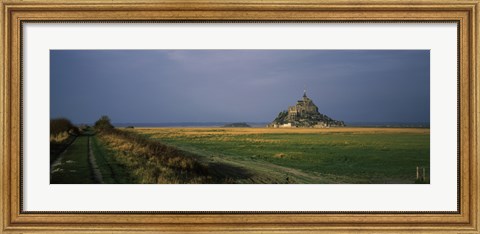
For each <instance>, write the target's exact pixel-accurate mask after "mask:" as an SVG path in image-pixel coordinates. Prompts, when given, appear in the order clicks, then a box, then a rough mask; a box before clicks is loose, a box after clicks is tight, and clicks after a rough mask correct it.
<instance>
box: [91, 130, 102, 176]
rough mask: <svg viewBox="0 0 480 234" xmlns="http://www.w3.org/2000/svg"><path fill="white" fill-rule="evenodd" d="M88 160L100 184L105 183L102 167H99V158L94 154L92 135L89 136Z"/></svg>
mask: <svg viewBox="0 0 480 234" xmlns="http://www.w3.org/2000/svg"><path fill="white" fill-rule="evenodd" d="M88 161H89V162H90V167H91V168H92V172H93V176H94V178H95V181H96V182H97V183H99V184H103V183H104V181H103V177H102V173H101V172H100V169H98V165H97V160H96V158H95V155H94V154H93V148H92V137H90V136H89V137H88Z"/></svg>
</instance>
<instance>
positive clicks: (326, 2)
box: [0, 0, 480, 233]
mask: <svg viewBox="0 0 480 234" xmlns="http://www.w3.org/2000/svg"><path fill="white" fill-rule="evenodd" d="M1 12H2V15H1V19H2V23H1V33H2V43H1V51H2V62H1V63H0V64H1V65H0V66H1V71H2V74H1V76H2V78H1V81H0V90H1V96H0V103H1V105H0V113H1V116H0V120H1V121H0V122H1V123H2V127H1V131H2V133H1V134H0V141H1V144H2V147H1V160H2V161H1V162H2V164H1V167H0V168H1V169H0V170H1V173H0V175H1V182H2V187H1V188H2V189H1V190H2V191H1V207H0V210H1V215H2V219H1V221H0V222H1V231H0V232H3V233H29V232H42V233H52V232H61V233H67V232H72V233H74V232H75V233H85V232H95V233H113V232H140V231H142V232H155V233H157V232H192V231H197V232H218V233H225V232H241V233H246V232H256V233H260V232H261V233H264V232H282V233H283V232H298V233H319V232H325V233H332V232H333V233H344V232H376V233H389V232H392V233H394V232H395V233H396V232H402V231H403V232H407V233H411V232H416V233H417V232H418V233H421V232H424V233H430V232H442V233H443V232H446V233H478V232H479V224H480V219H479V217H480V216H479V215H480V209H479V201H480V200H479V199H478V192H479V186H478V185H479V180H478V177H479V174H480V170H479V167H478V155H479V148H478V144H479V138H478V134H479V132H480V129H479V128H478V124H479V117H480V115H479V113H480V112H479V105H480V102H479V99H480V95H479V91H480V82H479V80H478V79H479V75H478V68H479V62H478V59H477V58H478V54H479V53H478V52H479V50H478V40H479V37H478V33H479V27H478V22H479V2H478V1H477V0H473V1H470V0H460V1H455V0H446V1H431V0H413V1H402V0H391V1H377V0H361V1H356V2H355V4H353V2H352V1H344V0H337V1H334V0H290V1H277V0H267V1H262V0H243V1H230V0H227V1H214V0H198V1H179V0H173V1H168V0H159V1H157V0H138V1H135V0H124V1H120V0H111V1H100V0H85V1H81V0H3V1H2V2H1ZM27 21H29V22H35V21H37V22H42V21H76V22H85V21H237V22H238V21H328V22H336V21H338V22H340V21H351V22H357V21H358V22H390V21H392V22H411V21H429V22H432V21H433V22H435V21H437V22H442V21H443V22H445V21H449V22H457V24H458V35H459V39H458V43H459V45H458V48H459V51H458V52H459V56H458V59H459V61H458V65H459V68H458V73H459V87H458V88H459V102H458V103H459V126H458V129H459V140H460V141H459V152H460V154H459V169H460V173H459V176H460V177H459V180H458V182H459V190H458V191H459V200H460V201H459V204H458V208H459V211H458V212H417V213H416V212H367V211H365V212H323V213H322V212H316V213H309V212H270V213H269V212H247V213H240V212H194V213H188V212H184V213H182V212H170V213H169V212H163V213H155V212H90V213H89V212H72V213H68V212H51V213H49V212H24V211H22V201H21V197H22V194H21V193H22V189H21V184H22V173H21V167H22V164H21V163H22V162H21V152H22V143H21V142H22V141H21V139H22V136H21V134H22V120H21V119H22V118H21V116H22V109H21V108H22V98H21V95H22V89H21V86H22V80H21V69H22V56H21V52H22V51H21V48H22V44H21V29H22V22H27Z"/></svg>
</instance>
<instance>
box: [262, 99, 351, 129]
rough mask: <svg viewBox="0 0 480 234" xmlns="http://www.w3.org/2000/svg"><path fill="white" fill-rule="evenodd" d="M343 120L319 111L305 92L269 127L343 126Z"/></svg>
mask: <svg viewBox="0 0 480 234" xmlns="http://www.w3.org/2000/svg"><path fill="white" fill-rule="evenodd" d="M343 126H345V123H344V122H343V121H339V120H334V119H332V118H330V117H328V116H326V115H324V114H321V113H320V112H318V107H317V106H316V105H315V104H314V103H313V101H312V100H311V99H310V98H308V97H307V94H306V92H304V93H303V98H302V100H299V101H297V104H296V105H295V106H290V107H289V108H288V110H286V111H282V112H280V113H279V114H278V116H277V118H275V120H274V121H273V122H272V123H270V124H269V125H268V126H267V127H277V128H280V127H315V128H326V127H343Z"/></svg>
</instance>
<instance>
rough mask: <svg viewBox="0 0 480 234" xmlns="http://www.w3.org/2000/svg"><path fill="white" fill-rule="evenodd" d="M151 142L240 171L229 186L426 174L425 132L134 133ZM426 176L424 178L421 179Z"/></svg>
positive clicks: (401, 179)
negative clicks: (244, 175) (423, 170)
mask: <svg viewBox="0 0 480 234" xmlns="http://www.w3.org/2000/svg"><path fill="white" fill-rule="evenodd" d="M133 131H135V132H137V133H139V134H143V135H145V136H146V137H149V138H151V139H156V140H158V141H160V142H163V143H166V144H168V145H171V146H174V147H178V148H180V149H183V150H185V151H189V152H192V153H194V154H196V155H201V156H203V157H202V158H203V162H207V163H211V162H220V163H223V164H227V165H232V166H235V167H237V168H241V169H244V171H245V173H247V174H249V176H248V177H247V178H245V179H240V180H236V181H234V182H235V183H414V182H415V168H416V167H417V166H420V167H425V168H426V170H427V175H428V174H429V164H430V149H429V141H430V131H429V129H406V128H401V129H393V128H330V129H257V128H244V129H229V128H152V129H135V130H133ZM427 178H428V176H427Z"/></svg>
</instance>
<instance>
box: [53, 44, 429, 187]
mask: <svg viewBox="0 0 480 234" xmlns="http://www.w3.org/2000/svg"><path fill="white" fill-rule="evenodd" d="M50 183H51V184H429V183H430V51H429V50H51V51H50Z"/></svg>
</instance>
